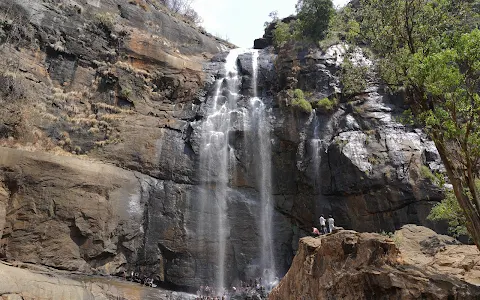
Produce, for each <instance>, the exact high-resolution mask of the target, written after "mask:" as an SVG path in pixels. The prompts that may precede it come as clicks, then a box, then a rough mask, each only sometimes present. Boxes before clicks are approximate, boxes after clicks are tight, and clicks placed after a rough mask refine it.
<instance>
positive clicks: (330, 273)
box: [269, 227, 480, 300]
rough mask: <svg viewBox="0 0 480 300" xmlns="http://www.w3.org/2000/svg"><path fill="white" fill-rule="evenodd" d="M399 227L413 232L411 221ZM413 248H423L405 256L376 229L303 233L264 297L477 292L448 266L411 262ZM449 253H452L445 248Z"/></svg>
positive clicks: (471, 295)
mask: <svg viewBox="0 0 480 300" xmlns="http://www.w3.org/2000/svg"><path fill="white" fill-rule="evenodd" d="M413 229H414V230H415V231H416V232H417V233H418V232H424V229H418V228H416V227H413ZM403 230H405V231H409V232H412V231H411V230H412V227H410V228H407V229H402V231H403ZM427 232H428V231H427ZM427 235H428V234H427ZM409 236H410V237H411V236H412V235H409ZM432 237H437V239H439V237H438V236H437V235H435V234H433V235H430V238H432ZM440 239H441V237H440ZM447 239H448V238H447ZM417 241H418V242H420V241H421V240H417ZM405 242H407V241H406V240H405ZM397 243H400V244H402V241H401V240H400V241H398V240H397ZM458 247H469V246H458ZM400 249H401V247H400ZM457 250H458V249H457ZM476 251H477V255H478V250H476ZM458 253H461V251H459V252H458ZM416 254H422V252H415V253H413V252H409V253H408V256H406V255H405V253H404V252H403V251H399V249H398V248H397V246H396V245H395V243H394V241H393V240H390V239H389V238H386V237H385V236H381V235H378V234H370V233H357V232H354V231H344V230H341V231H338V232H336V233H333V234H329V235H326V236H321V237H319V238H313V237H305V238H303V239H301V240H300V246H299V251H298V253H297V255H296V256H295V259H294V261H293V264H292V267H291V268H290V270H289V271H288V273H287V275H286V276H285V277H284V278H283V279H282V281H281V282H280V284H279V285H278V286H277V287H276V288H275V289H274V290H273V291H272V293H271V294H270V296H269V299H272V300H275V299H478V297H480V287H479V286H476V285H472V284H469V283H466V282H464V281H461V280H459V279H457V278H456V277H454V276H452V273H451V272H441V271H440V270H436V271H432V268H430V269H426V268H425V265H423V266H422V265H418V264H410V263H409V262H408V260H409V259H410V257H409V255H416ZM423 255H424V254H423ZM450 255H454V254H453V253H452V252H450ZM411 258H412V259H415V258H414V257H411ZM458 261H461V259H460V260H458Z"/></svg>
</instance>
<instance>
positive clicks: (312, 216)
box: [270, 46, 445, 232]
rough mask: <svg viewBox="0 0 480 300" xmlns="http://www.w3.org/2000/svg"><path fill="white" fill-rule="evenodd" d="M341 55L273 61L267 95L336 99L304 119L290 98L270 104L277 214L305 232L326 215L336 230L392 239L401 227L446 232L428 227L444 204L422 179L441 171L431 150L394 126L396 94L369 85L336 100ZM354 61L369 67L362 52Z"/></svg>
mask: <svg viewBox="0 0 480 300" xmlns="http://www.w3.org/2000/svg"><path fill="white" fill-rule="evenodd" d="M342 51H344V49H343V48H342V47H341V46H333V47H331V48H329V49H327V50H326V51H322V50H307V49H305V51H297V50H296V49H294V48H291V49H289V48H286V49H282V50H281V51H280V53H279V55H278V58H277V60H276V69H277V71H278V73H277V77H276V78H277V83H276V85H275V84H274V85H272V86H270V89H271V90H273V91H280V92H277V93H278V95H280V96H281V95H283V94H282V93H283V91H284V89H285V88H290V89H294V88H300V89H302V90H304V91H306V92H308V93H310V95H311V96H310V97H309V100H310V101H312V103H313V104H314V102H315V101H317V100H318V99H322V98H324V97H330V98H337V99H338V100H340V101H339V102H340V103H339V105H338V106H337V108H336V109H335V110H334V111H331V112H323V111H321V110H320V109H318V110H316V111H314V112H312V114H307V113H304V112H302V111H299V110H297V109H295V107H292V106H288V104H289V100H288V99H285V98H282V97H278V98H277V99H276V100H277V103H276V104H277V105H278V108H275V107H274V109H273V114H274V115H275V122H274V123H273V126H274V131H273V133H274V143H273V145H274V147H273V151H274V157H273V162H274V175H275V182H276V183H277V185H276V190H275V193H276V195H277V199H278V200H277V206H278V209H279V210H281V211H282V212H285V213H286V214H288V215H289V216H292V217H293V218H294V219H296V220H298V221H299V224H300V226H301V227H303V228H310V227H311V225H313V224H317V222H318V221H317V220H318V217H319V216H320V214H324V215H328V214H332V215H334V217H335V220H336V224H338V225H339V226H342V227H345V228H353V229H356V230H359V231H382V230H384V231H389V232H391V231H395V230H396V229H398V228H400V227H401V226H402V225H404V224H407V223H416V224H421V225H427V226H430V227H433V228H435V229H438V230H445V228H443V227H441V225H437V224H432V223H431V222H429V221H427V220H426V216H427V215H428V213H429V211H430V208H431V206H432V205H433V204H434V203H436V202H437V201H439V200H441V199H442V198H443V192H442V190H441V189H440V188H439V187H437V186H436V185H435V184H434V183H433V182H432V181H431V179H429V177H428V174H429V173H431V172H433V171H442V169H443V166H442V164H441V161H440V158H439V155H438V152H437V151H436V149H435V146H434V144H433V143H432V142H431V141H430V140H429V139H428V138H427V137H426V135H425V134H424V133H422V131H421V130H419V129H416V128H412V127H409V126H405V125H404V124H402V123H401V122H399V121H398V119H399V118H400V117H401V116H402V114H403V111H404V105H403V102H402V101H403V100H402V97H401V95H391V94H389V93H387V92H385V91H384V90H383V88H382V86H379V85H378V84H376V83H374V82H375V80H374V78H372V80H371V81H370V82H369V84H368V86H367V88H366V89H365V91H364V92H363V93H360V94H359V95H358V96H356V97H353V98H350V99H347V98H342V94H341V92H342V85H341V82H340V80H339V76H338V73H339V71H340V70H341V62H342V60H343V58H344V57H343V54H342V53H343V52H342ZM356 57H357V58H358V59H359V60H360V61H359V63H362V64H365V65H367V66H368V65H370V66H371V64H372V62H371V61H369V60H368V59H367V58H365V57H364V56H363V55H362V54H361V52H359V53H358V54H357V56H356ZM292 174H294V175H293V176H292ZM296 201H300V202H301V204H300V203H298V202H297V203H298V204H296ZM292 202H293V207H294V208H293V209H292V208H291V207H292V206H291V204H292ZM285 204H287V205H285Z"/></svg>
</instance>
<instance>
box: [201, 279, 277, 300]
mask: <svg viewBox="0 0 480 300" xmlns="http://www.w3.org/2000/svg"><path fill="white" fill-rule="evenodd" d="M276 281H277V283H278V278H276ZM267 285H268V284H267ZM251 291H254V292H256V293H257V294H258V295H260V297H261V298H262V299H263V298H264V297H266V296H267V288H266V287H265V285H264V284H263V280H262V278H256V279H254V280H252V279H250V280H248V281H240V283H239V286H238V287H235V286H232V287H231V288H230V289H222V290H217V289H215V288H213V287H210V286H208V285H206V286H203V285H202V286H200V289H199V290H198V291H197V296H196V297H195V300H225V299H230V298H231V296H232V295H234V294H243V293H247V292H251ZM218 295H222V296H218Z"/></svg>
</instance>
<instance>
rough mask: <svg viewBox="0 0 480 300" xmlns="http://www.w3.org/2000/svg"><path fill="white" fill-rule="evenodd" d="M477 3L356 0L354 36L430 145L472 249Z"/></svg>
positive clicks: (477, 159)
mask: <svg viewBox="0 0 480 300" xmlns="http://www.w3.org/2000/svg"><path fill="white" fill-rule="evenodd" d="M473 5H478V1H454V0H362V1H361V5H360V7H361V8H360V14H361V17H362V18H361V22H360V23H359V24H360V35H361V40H362V41H363V42H364V43H367V44H369V46H370V47H371V48H372V50H373V51H374V52H375V53H376V55H377V57H378V58H379V70H380V75H381V76H382V78H383V79H384V81H385V82H386V83H387V84H388V85H389V87H390V88H391V89H392V90H396V89H398V88H402V89H403V90H404V91H405V93H406V96H407V98H408V99H407V100H408V103H409V104H410V111H411V113H412V114H411V115H412V117H413V121H414V122H415V124H416V125H421V126H423V127H424V128H425V130H426V132H427V133H428V134H429V136H430V137H431V138H432V140H433V141H434V142H435V145H436V146H437V149H438V151H439V153H440V156H441V158H442V162H443V164H444V166H445V168H446V170H447V174H448V177H449V180H450V183H451V184H452V185H453V188H454V190H455V196H456V197H457V200H458V204H459V207H460V208H461V210H462V211H463V213H464V215H465V217H466V220H467V221H468V222H466V223H467V225H468V226H467V228H468V229H469V232H470V234H471V235H472V238H473V239H474V241H475V243H476V244H477V246H478V247H479V248H480V211H479V210H480V197H479V195H478V189H477V188H476V187H475V183H474V182H475V179H477V178H478V176H479V174H480V96H479V94H478V87H479V86H480V76H479V74H480V30H479V29H478V24H479V20H480V16H479V14H478V9H477V8H475V7H474V6H473Z"/></svg>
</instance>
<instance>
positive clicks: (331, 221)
mask: <svg viewBox="0 0 480 300" xmlns="http://www.w3.org/2000/svg"><path fill="white" fill-rule="evenodd" d="M327 223H328V233H331V232H332V231H333V229H334V228H335V220H334V219H333V217H332V215H329V216H328V219H327Z"/></svg>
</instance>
